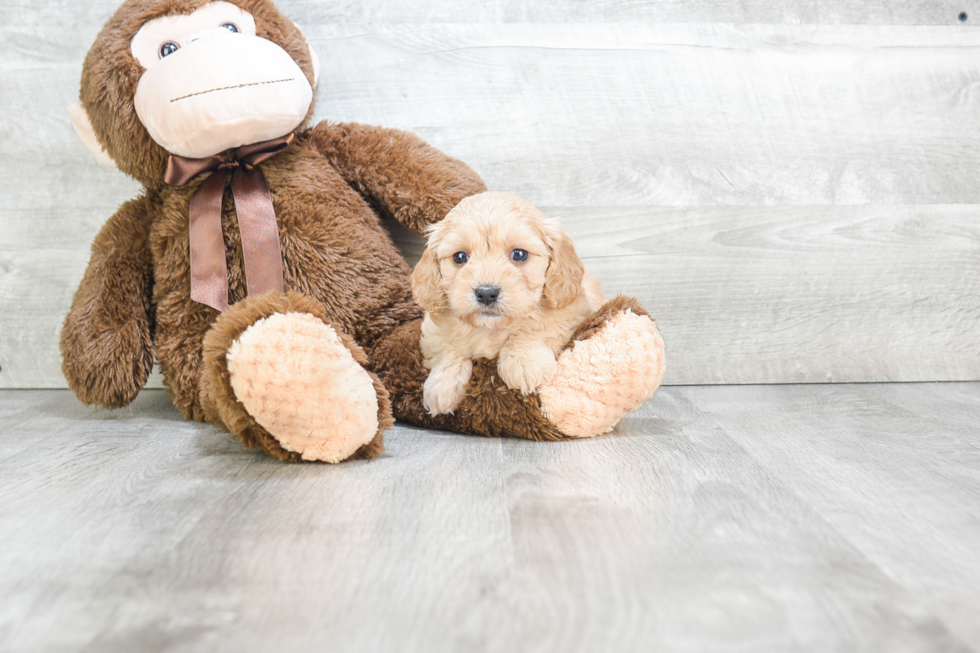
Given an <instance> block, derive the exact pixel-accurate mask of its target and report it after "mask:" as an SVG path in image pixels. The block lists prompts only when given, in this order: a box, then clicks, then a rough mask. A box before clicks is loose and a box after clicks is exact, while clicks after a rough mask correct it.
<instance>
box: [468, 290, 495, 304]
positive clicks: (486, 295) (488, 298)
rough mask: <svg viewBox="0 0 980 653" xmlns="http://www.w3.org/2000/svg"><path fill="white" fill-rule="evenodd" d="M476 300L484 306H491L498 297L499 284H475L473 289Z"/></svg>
mask: <svg viewBox="0 0 980 653" xmlns="http://www.w3.org/2000/svg"><path fill="white" fill-rule="evenodd" d="M473 294H474V295H476V301H478V302H480V303H481V304H483V305H484V306H493V305H494V304H496V303H497V299H499V298H500V286H477V287H476V288H474V289H473Z"/></svg>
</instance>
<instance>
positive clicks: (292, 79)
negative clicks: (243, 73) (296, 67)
mask: <svg viewBox="0 0 980 653" xmlns="http://www.w3.org/2000/svg"><path fill="white" fill-rule="evenodd" d="M294 81H296V78H295V77H290V78H289V79H274V80H272V81H271V82H250V83H248V84H236V85H235V86H222V87H221V88H212V89H211V90H210V91H198V92H197V93H191V94H190V95H182V96H180V97H175V98H174V99H172V100H171V101H170V102H177V101H179V100H186V99H187V98H190V97H195V96H197V95H205V94H207V93H217V92H218V91H230V90H231V89H233V88H245V87H246V86H263V85H265V84H281V83H283V82H294Z"/></svg>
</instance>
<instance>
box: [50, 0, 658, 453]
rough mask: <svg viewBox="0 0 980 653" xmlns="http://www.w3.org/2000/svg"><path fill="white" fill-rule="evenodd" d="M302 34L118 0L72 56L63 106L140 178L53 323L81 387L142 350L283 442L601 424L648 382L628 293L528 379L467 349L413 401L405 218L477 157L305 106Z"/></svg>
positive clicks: (89, 390)
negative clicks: (78, 75)
mask: <svg viewBox="0 0 980 653" xmlns="http://www.w3.org/2000/svg"><path fill="white" fill-rule="evenodd" d="M316 78H317V62H316V57H315V54H314V53H313V52H312V51H311V50H310V48H309V46H308V45H307V43H306V40H305V39H304V37H303V34H302V32H301V31H300V30H299V28H297V27H296V26H295V25H294V24H293V23H292V22H291V21H289V20H288V19H287V18H285V17H284V16H282V15H281V14H280V13H279V12H278V10H277V9H276V8H275V6H274V5H273V4H272V2H270V1H269V0H234V1H232V2H223V1H222V2H210V3H209V2H206V0H127V1H126V2H125V3H124V4H123V5H122V6H121V7H120V8H119V10H118V11H117V12H116V14H115V15H114V16H113V17H112V18H111V19H110V20H109V22H108V23H107V24H106V26H105V27H104V28H103V30H102V32H101V33H100V34H99V36H98V38H97V40H96V42H95V44H94V45H93V47H92V49H91V51H90V52H89V54H88V56H87V57H86V59H85V64H84V68H83V72H82V83H81V104H80V105H79V106H77V107H74V108H73V110H72V112H71V114H72V120H73V123H74V124H75V127H76V129H77V131H78V132H79V134H80V135H81V136H82V138H83V140H85V142H86V143H87V144H88V145H89V147H90V148H91V149H92V150H93V152H94V153H95V154H96V156H97V157H98V158H99V159H100V160H101V161H103V162H107V163H111V164H114V165H116V166H118V168H119V169H120V170H122V171H123V172H125V173H126V174H128V175H130V176H132V177H134V178H135V179H137V180H139V181H140V182H141V183H142V184H143V186H144V190H143V193H142V194H141V195H140V196H139V197H138V198H136V199H134V200H132V201H129V202H127V203H126V204H124V205H123V206H122V207H121V208H120V209H119V211H118V212H117V213H116V214H115V215H114V216H113V217H112V218H111V219H110V220H109V221H108V222H107V223H106V225H105V226H104V227H103V228H102V230H101V232H100V233H99V235H98V236H97V237H96V240H95V243H94V244H93V246H92V258H91V261H90V262H89V265H88V269H87V270H86V272H85V277H84V279H83V280H82V283H81V286H80V287H79V289H78V291H77V293H76V294H75V298H74V301H73V304H72V308H71V311H70V312H69V314H68V316H67V318H66V320H65V324H64V329H63V332H62V336H61V351H62V355H63V359H64V363H63V369H64V373H65V376H66V378H67V379H68V382H69V385H70V386H71V388H72V389H73V390H74V391H75V393H76V394H77V395H78V397H79V398H80V399H81V400H82V401H83V402H85V403H86V404H99V405H102V406H107V407H119V406H124V405H126V404H128V403H129V402H130V401H132V400H133V398H134V397H135V396H136V394H137V392H138V391H139V390H140V388H141V387H142V386H143V384H144V383H145V382H146V379H147V375H148V374H149V372H150V368H151V366H152V362H153V357H154V355H156V358H157V359H158V360H159V363H160V368H161V370H162V372H163V375H164V378H165V380H166V383H167V385H168V387H169V388H170V390H171V393H172V396H173V401H174V404H175V405H176V406H177V408H178V409H179V410H180V411H181V412H182V413H183V414H184V415H185V416H187V417H190V418H193V419H197V420H207V421H209V422H212V423H214V424H218V425H220V426H222V427H224V428H226V429H227V430H228V431H230V432H231V433H232V435H234V436H235V437H237V438H238V439H239V440H241V441H242V442H243V443H244V444H245V445H246V446H248V447H261V448H262V449H264V450H265V451H266V452H268V453H269V454H271V455H273V456H275V457H277V458H280V459H282V460H291V461H298V460H320V461H327V462H339V461H341V460H345V459H348V458H351V457H364V458H369V457H373V456H375V455H377V454H378V453H379V452H380V451H381V450H382V448H383V445H382V433H383V431H384V430H385V429H386V428H388V427H389V426H390V425H391V424H392V421H393V417H397V418H399V419H403V420H406V421H409V422H413V423H417V424H423V425H427V426H433V427H437V428H444V429H449V430H454V431H459V432H465V433H475V434H483V435H511V436H519V437H525V438H531V439H540V440H547V439H560V438H563V437H583V436H591V435H596V434H598V433H601V432H605V431H608V430H609V429H610V428H612V425H613V424H615V422H616V421H617V420H618V419H619V418H620V417H621V416H622V415H623V414H625V413H626V412H627V411H629V410H632V409H633V408H635V407H637V406H638V405H639V404H640V403H642V401H644V400H645V399H647V398H648V397H649V396H651V395H652V393H653V391H654V390H655V389H656V387H657V386H658V385H659V383H660V379H661V377H662V375H663V352H662V347H663V344H662V341H661V340H660V337H659V335H658V334H657V331H656V327H655V326H654V323H653V321H652V320H651V319H649V317H647V316H646V313H645V312H644V311H642V309H640V308H639V306H637V304H636V303H635V301H633V300H630V299H626V298H618V299H616V300H613V301H612V302H610V303H608V304H607V305H606V306H604V307H603V308H602V309H601V310H600V311H599V312H598V313H597V314H596V315H595V316H594V317H593V318H591V319H590V320H589V321H588V322H587V323H586V324H584V325H583V326H582V327H581V328H580V329H579V331H578V333H577V334H576V336H575V338H574V340H573V342H572V343H571V344H570V345H569V347H568V348H567V349H566V350H565V351H564V352H563V353H562V356H561V357H560V358H559V366H558V372H557V373H556V375H555V378H554V379H553V381H552V382H551V384H549V385H548V386H547V387H546V388H544V389H542V390H541V392H540V393H539V395H532V396H523V395H521V394H520V393H519V392H515V391H512V390H509V389H508V388H507V387H506V386H504V385H503V384H502V383H501V382H500V381H499V379H497V377H496V373H495V368H494V364H493V363H492V362H488V361H483V362H482V363H479V364H477V365H476V368H475V369H474V373H473V377H472V380H471V382H470V384H469V386H468V387H467V391H466V394H465V396H464V398H463V400H462V402H461V404H460V406H459V408H458V410H457V411H456V412H455V413H454V414H452V415H442V416H439V417H437V418H433V417H430V416H428V415H427V414H426V412H425V410H424V409H423V407H422V383H423V381H424V380H425V377H426V374H427V371H426V370H425V369H423V367H422V358H421V355H420V353H419V348H418V342H419V318H420V316H421V311H420V309H419V308H418V307H417V306H416V305H415V304H414V303H413V301H412V296H411V289H410V284H409V277H410V273H411V269H410V268H409V266H408V264H407V263H406V261H405V260H404V258H403V257H402V255H401V254H400V252H399V251H398V249H397V248H396V247H395V246H394V245H393V244H392V241H391V239H390V238H389V236H388V233H387V232H386V230H385V229H384V228H383V227H382V225H381V223H380V217H381V216H385V217H389V218H393V219H395V220H397V221H399V222H401V223H402V224H404V225H406V226H407V227H408V228H410V229H412V230H413V231H415V232H416V233H422V232H423V230H424V229H425V227H426V226H427V225H429V224H432V223H433V222H435V221H438V220H440V219H442V218H443V216H445V215H446V213H447V212H448V211H449V210H450V209H452V208H453V206H455V205H456V203H457V202H459V201H460V200H461V199H462V198H464V197H466V196H468V195H471V194H474V193H477V192H481V191H483V190H485V187H484V185H483V182H482V181H481V180H480V178H479V177H478V176H477V175H476V174H475V173H474V172H473V171H472V170H470V169H469V168H468V167H467V166H466V165H464V164H463V163H461V162H459V161H457V160H455V159H452V158H450V157H448V156H446V155H444V154H442V153H440V152H438V151H437V150H435V149H433V148H432V147H430V146H428V145H426V144H425V143H423V142H422V141H421V140H419V139H418V138H416V137H415V136H412V135H411V134H408V133H405V132H401V131H396V130H391V129H382V128H377V127H369V126H364V125H357V124H329V123H326V122H323V123H319V124H317V125H315V126H314V127H312V128H307V126H306V125H307V122H308V121H309V119H310V117H311V116H312V114H313V95H314V93H313V89H314V87H315V84H316Z"/></svg>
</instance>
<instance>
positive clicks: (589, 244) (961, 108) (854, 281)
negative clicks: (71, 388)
mask: <svg viewBox="0 0 980 653" xmlns="http://www.w3.org/2000/svg"><path fill="white" fill-rule="evenodd" d="M44 7H46V5H44V6H42V5H38V7H37V8H36V9H35V10H34V11H35V12H41V13H40V14H36V15H38V16H40V15H43V12H45V11H48V9H45V8H44ZM73 11H74V10H73ZM79 11H83V12H84V11H90V12H93V13H92V16H94V15H95V13H98V12H97V8H94V7H93V8H90V9H85V10H79ZM32 15H35V14H32ZM86 16H87V15H85V16H79V19H80V20H81V21H82V23H81V25H80V26H79V28H78V29H77V30H73V31H70V32H68V33H64V32H63V31H61V30H57V29H54V28H52V27H51V26H50V25H48V24H46V23H45V22H44V21H40V20H38V21H36V22H31V20H28V19H27V18H25V19H24V20H23V21H21V22H17V21H13V22H10V23H7V22H5V23H4V25H2V26H0V35H2V36H0V38H2V39H3V40H4V42H5V43H7V44H8V45H9V46H10V47H9V48H8V49H7V51H6V52H5V54H4V56H3V58H0V146H2V147H3V150H4V152H5V153H9V155H7V156H3V157H0V178H3V179H5V180H8V181H7V182H5V202H4V205H3V206H2V207H0V234H2V237H0V307H2V310H0V387H51V386H56V387H61V386H62V385H63V381H62V379H61V375H60V372H59V361H58V356H57V351H56V344H57V338H56V334H57V329H58V327H59V325H60V323H61V320H62V316H63V315H64V313H65V312H66V310H67V307H68V303H69V301H70V297H71V293H72V292H73V291H74V288H75V285H76V284H77V280H78V279H79V278H80V276H81V273H82V270H83V268H84V264H85V261H86V259H87V251H88V246H89V243H90V242H91V239H92V237H93V236H94V233H95V232H96V230H97V229H98V227H99V225H101V224H102V223H103V222H104V220H105V219H106V218H107V217H108V216H109V215H111V213H112V212H113V211H114V210H115V208H116V207H117V206H118V205H119V204H120V203H122V202H123V201H125V200H126V199H129V198H130V197H132V196H133V195H134V194H135V193H136V192H137V189H138V186H137V185H136V184H135V183H134V182H132V181H131V180H127V179H125V178H124V177H123V176H122V175H120V174H118V173H116V172H113V171H108V170H103V169H100V168H97V167H96V166H94V165H93V164H92V162H91V159H90V157H89V156H88V154H87V153H86V152H85V151H84V149H83V148H82V147H81V145H80V144H79V143H78V142H77V139H76V138H75V136H74V134H73V132H72V130H71V127H70V125H69V123H68V120H67V118H66V116H65V114H64V106H65V105H66V104H68V103H69V102H70V101H71V100H72V98H73V95H74V93H75V90H74V89H76V88H77V80H78V75H79V70H80V65H81V59H82V57H83V55H84V52H85V50H86V49H87V48H88V46H89V44H90V42H91V39H92V38H93V37H94V31H95V30H97V29H98V24H97V23H98V21H101V18H100V19H98V21H96V22H95V23H93V22H91V21H92V20H94V19H93V18H92V17H91V16H88V17H86ZM86 20H88V21H90V22H88V23H85V21H86ZM306 27H307V29H306V31H307V33H308V35H310V38H311V40H312V42H313V44H314V47H316V49H317V50H318V52H319V53H320V56H321V58H322V59H323V60H324V61H344V62H345V65H344V67H342V68H338V67H329V66H328V67H327V68H326V72H325V75H324V78H323V82H322V84H321V87H320V89H319V92H318V102H319V108H318V112H317V118H318V119H319V118H329V119H338V120H359V121H364V122H371V123H377V124H385V125H391V126H396V127H403V128H406V129H410V130H413V131H415V132H417V133H419V134H420V135H422V136H423V137H425V138H427V139H428V140H430V141H431V142H433V143H434V144H435V145H436V146H438V147H440V148H442V149H443V150H445V151H447V152H449V153H450V154H452V155H454V156H458V157H460V158H462V159H464V160H466V161H468V162H469V163H471V164H472V165H473V166H474V167H475V168H476V169H477V170H478V171H479V172H480V173H481V174H483V175H484V177H485V178H486V179H487V180H488V182H489V183H490V184H491V186H492V187H494V188H498V189H504V190H510V191H514V192H517V193H519V194H522V195H524V196H526V197H527V198H528V199H530V200H532V201H533V202H535V203H537V204H539V205H541V206H544V207H546V208H547V209H548V210H549V211H552V212H554V213H556V214H558V215H562V216H563V217H565V219H566V222H568V223H569V230H570V231H571V232H572V233H573V235H574V236H575V238H576V240H577V243H578V246H579V249H580V250H582V252H583V254H584V255H586V257H587V258H588V259H589V266H590V267H591V268H592V269H593V270H594V271H596V272H597V273H598V274H599V275H600V276H601V277H602V278H603V280H604V281H605V282H606V286H607V290H608V291H610V292H611V293H616V292H623V293H628V294H633V295H636V296H638V297H640V299H641V300H642V301H643V302H644V303H646V304H647V305H648V306H649V307H650V308H651V310H652V311H653V312H654V313H655V314H656V315H657V316H658V317H659V319H660V324H661V327H662V329H663V330H664V332H665V334H666V335H667V340H668V347H670V349H671V352H670V354H671V355H670V357H671V365H670V366H669V367H670V371H669V373H668V379H667V380H668V382H669V383H748V382H790V381H826V380H840V381H875V380H934V379H943V380H952V379H977V378H980V373H978V365H980V356H977V347H978V345H977V342H978V338H977V319H976V318H977V310H978V309H977V306H978V303H980V300H978V290H977V286H978V281H977V260H978V257H977V256H976V253H977V236H976V233H977V232H976V229H975V228H974V227H973V226H971V225H975V224H976V219H977V215H976V212H975V210H974V208H973V207H975V206H977V205H978V204H980V186H978V185H977V184H976V183H975V179H974V177H975V175H974V174H973V172H972V171H973V170H974V169H976V168H978V166H980V160H978V158H980V150H977V148H976V147H975V146H974V143H975V142H977V139H978V137H980V125H978V123H977V121H976V120H975V119H974V116H975V113H976V109H977V103H978V102H980V95H978V94H977V93H976V88H977V87H978V85H980V82H978V81H977V80H980V66H978V65H977V62H978V61H980V58H978V57H977V54H978V46H980V30H976V29H974V28H969V27H965V28H962V29H961V28H951V27H908V26H889V27H881V26H877V27H875V26H856V25H843V26H816V27H798V26H786V25H738V26H736V25H718V24H716V25H692V24H681V25H656V24H647V25H644V24H632V25H601V24H596V25H583V24H565V25H562V24H551V25H530V26H529V25H493V24H468V25H465V24H464V25H422V26H419V25H389V26H383V25H382V26H369V27H364V26H358V25H330V24H322V23H321V24H319V25H317V24H312V25H307V26H306ZM401 240H402V241H403V242H405V241H406V239H405V238H401ZM406 244H407V245H408V247H409V250H410V252H412V251H414V252H417V251H418V246H419V243H418V242H417V241H416V242H414V243H412V242H411V241H410V239H409V240H408V242H407V243H406Z"/></svg>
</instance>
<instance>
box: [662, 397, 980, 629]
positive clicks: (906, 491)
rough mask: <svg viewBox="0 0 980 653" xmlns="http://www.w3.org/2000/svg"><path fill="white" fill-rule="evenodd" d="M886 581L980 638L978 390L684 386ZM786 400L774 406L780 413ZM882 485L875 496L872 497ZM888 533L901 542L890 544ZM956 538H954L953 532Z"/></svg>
mask: <svg viewBox="0 0 980 653" xmlns="http://www.w3.org/2000/svg"><path fill="white" fill-rule="evenodd" d="M678 394H680V395H682V396H683V397H684V398H685V399H687V400H689V401H691V402H692V403H695V404H696V405H698V406H699V407H700V408H701V409H702V410H704V411H705V412H706V413H708V414H710V415H711V416H712V418H713V419H715V420H716V422H717V423H718V425H719V427H720V428H722V429H723V430H724V431H725V432H726V433H728V434H729V435H730V437H732V438H733V439H734V440H735V441H736V442H738V443H739V445H740V446H741V447H744V449H745V450H746V451H748V452H750V453H751V454H752V455H753V456H754V457H755V458H756V459H758V460H759V461H760V463H761V464H762V465H763V466H765V467H766V468H767V469H770V470H772V471H773V474H774V475H776V476H777V477H778V478H780V479H781V480H783V481H784V482H786V483H788V484H791V485H792V486H793V487H794V489H795V491H796V493H797V495H798V496H800V498H801V499H802V500H804V501H805V502H806V503H808V504H809V505H812V506H814V507H815V509H816V510H817V511H818V512H819V513H820V514H821V516H822V517H823V518H824V519H826V520H827V521H828V522H829V523H830V524H832V525H833V526H834V528H835V529H837V530H838V531H840V532H842V533H846V537H847V539H848V540H849V541H850V542H851V543H852V544H853V545H854V546H856V547H857V548H858V549H859V550H861V551H862V553H863V554H864V555H866V556H867V557H868V558H869V559H870V560H873V561H874V562H875V563H876V564H877V565H879V566H880V567H881V568H882V569H886V570H888V573H889V576H890V577H891V578H893V579H895V580H896V581H897V582H899V583H901V584H902V585H903V586H905V587H909V588H910V589H912V590H913V591H914V592H916V594H917V595H918V596H922V597H924V598H925V599H926V600H928V602H929V603H930V604H931V605H932V606H933V609H934V610H935V611H936V613H937V614H938V615H939V616H940V617H941V618H942V619H943V621H944V622H945V623H946V624H948V625H949V626H950V627H951V629H952V630H953V631H954V632H955V633H957V635H959V636H960V637H962V638H963V639H964V640H965V641H971V642H976V641H980V625H978V623H977V620H976V606H978V605H980V589H977V588H980V569H978V568H977V567H976V565H975V562H974V561H975V560H976V551H977V548H978V547H980V523H978V521H977V519H976V515H975V514H972V513H970V512H968V511H962V510H960V509H959V507H960V506H967V505H971V504H975V502H976V501H977V498H978V497H980V448H978V446H977V437H976V435H977V433H976V415H977V414H978V413H980V387H978V386H977V385H954V386H949V385H946V384H940V385H920V384H910V385H897V386H879V385H875V384H871V385H858V386H835V387H834V388H833V389H831V388H827V387H798V386H797V387H792V386H791V387H787V388H784V389H781V390H779V391H778V393H776V392H766V391H763V392H759V393H756V394H752V393H742V392H739V391H737V390H733V389H731V388H714V389H712V390H711V391H709V392H701V391H700V390H699V389H697V388H684V389H678ZM773 395H778V396H779V397H780V401H779V403H778V409H775V410H774V409H773V405H774V404H773ZM872 488H874V490H872ZM883 533H893V534H895V537H894V538H893V539H892V540H891V541H889V542H888V543H884V542H883V541H882V540H881V535H882V534H883ZM953 533H955V534H956V535H955V536H952V537H951V536H950V535H951V534H953Z"/></svg>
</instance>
